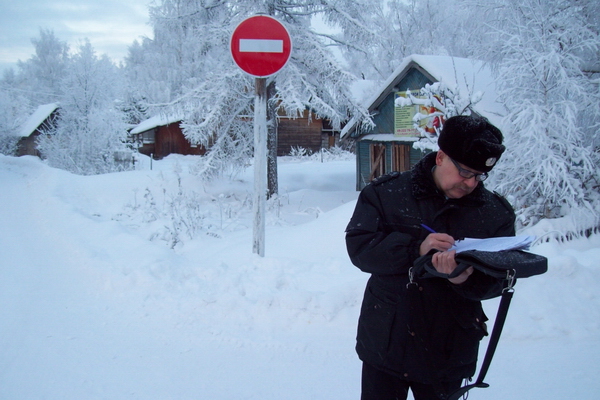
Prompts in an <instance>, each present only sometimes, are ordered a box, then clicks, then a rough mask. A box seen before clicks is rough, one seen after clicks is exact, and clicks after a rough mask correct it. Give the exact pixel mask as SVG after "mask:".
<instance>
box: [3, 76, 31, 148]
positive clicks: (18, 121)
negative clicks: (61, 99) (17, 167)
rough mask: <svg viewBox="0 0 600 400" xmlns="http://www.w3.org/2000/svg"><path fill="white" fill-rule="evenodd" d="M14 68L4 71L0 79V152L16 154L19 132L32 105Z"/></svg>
mask: <svg viewBox="0 0 600 400" xmlns="http://www.w3.org/2000/svg"><path fill="white" fill-rule="evenodd" d="M16 80H17V78H16V75H15V72H14V70H13V69H9V70H8V71H6V72H5V73H4V76H3V78H2V80H1V81H0V154H4V155H14V154H15V152H16V150H17V142H18V140H19V137H18V133H19V130H20V128H21V125H22V124H23V122H25V119H26V117H27V116H28V115H29V112H30V107H29V104H30V103H29V100H28V98H27V96H25V95H24V93H23V92H22V91H21V90H20V89H19V88H18V84H17V83H16Z"/></svg>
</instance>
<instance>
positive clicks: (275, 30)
mask: <svg viewBox="0 0 600 400" xmlns="http://www.w3.org/2000/svg"><path fill="white" fill-rule="evenodd" d="M230 48H231V55H232V56H233V60H234V61H235V63H236V64H237V65H238V67H240V68H241V69H242V70H243V71H244V72H246V73H248V74H250V75H253V76H256V77H266V76H270V75H273V74H275V73H276V72H278V71H279V70H281V68H283V66H284V65H285V64H286V63H287V61H288V60H289V58H290V54H291V53H292V40H291V39H290V34H289V33H288V31H287V29H285V27H284V26H283V25H282V24H281V22H279V21H277V20H276V19H275V18H273V17H269V16H267V15H257V16H254V17H250V18H247V19H245V20H243V21H242V22H241V23H240V24H239V25H238V26H237V28H235V30H234V31H233V35H231V42H230Z"/></svg>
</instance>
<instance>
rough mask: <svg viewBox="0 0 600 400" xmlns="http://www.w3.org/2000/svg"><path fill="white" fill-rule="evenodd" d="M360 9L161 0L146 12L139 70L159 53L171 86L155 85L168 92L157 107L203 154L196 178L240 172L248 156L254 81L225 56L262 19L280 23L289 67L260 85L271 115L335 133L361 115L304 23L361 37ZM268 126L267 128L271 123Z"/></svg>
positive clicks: (355, 4)
mask: <svg viewBox="0 0 600 400" xmlns="http://www.w3.org/2000/svg"><path fill="white" fill-rule="evenodd" d="M367 5H368V3H367V2H366V1H319V2H315V1H312V0H303V1H282V0H254V1H217V0H206V1H195V0H162V1H161V2H160V3H159V4H158V5H157V6H155V7H153V8H152V12H151V15H152V24H153V27H154V31H155V37H154V39H153V40H152V41H146V42H145V43H143V44H142V45H141V46H142V47H144V48H146V49H148V50H149V52H150V53H152V52H153V51H154V50H153V49H156V51H154V53H153V54H152V55H151V56H150V55H146V56H145V57H146V59H145V60H144V63H145V62H147V60H149V59H151V58H152V57H154V58H156V59H157V60H158V59H160V58H161V57H162V53H166V57H164V58H162V60H161V61H160V63H162V64H161V65H163V66H162V67H157V70H160V69H161V68H167V66H168V68H169V69H170V71H171V72H170V75H169V77H172V79H171V78H169V79H171V80H170V81H169V82H168V84H167V83H165V84H164V85H163V86H164V87H168V88H169V89H168V91H169V95H170V100H169V102H165V103H163V104H162V105H164V106H166V107H165V109H166V112H169V111H179V110H183V112H184V115H185V117H184V121H183V128H184V133H185V134H186V136H187V137H188V138H189V139H190V140H191V141H192V142H195V143H199V144H203V145H205V146H207V147H209V148H210V151H209V153H208V154H207V156H206V157H204V163H203V167H202V170H201V172H203V173H204V174H206V175H211V174H216V173H221V172H223V171H224V170H226V169H229V168H230V167H231V166H240V165H244V164H245V163H247V161H248V158H249V156H250V155H251V154H252V143H253V140H252V134H253V131H252V122H251V118H249V116H252V115H253V109H252V107H253V101H254V79H253V78H252V77H250V76H248V75H246V74H245V73H243V72H242V71H241V70H240V69H239V68H238V67H237V66H236V65H235V64H234V62H233V60H232V57H231V55H230V53H229V40H230V37H231V34H232V32H233V30H234V29H235V27H236V26H237V24H238V23H240V22H241V21H242V20H244V19H245V18H247V17H250V16H252V15H254V14H257V13H264V14H267V15H271V16H273V17H275V18H277V19H278V20H280V21H281V22H282V23H283V24H284V25H285V26H286V27H287V29H288V31H289V32H290V35H291V37H292V41H293V53H292V56H291V59H290V61H289V62H288V64H287V65H286V67H285V68H284V69H283V70H282V71H281V72H279V73H278V74H277V75H275V76H273V77H271V78H269V79H268V82H267V85H268V86H271V87H272V88H273V87H274V90H272V93H273V95H272V97H271V98H270V99H269V105H270V107H271V110H272V111H274V110H276V109H277V110H280V111H281V112H285V113H286V114H287V115H290V116H297V115H300V114H301V113H303V112H305V111H307V110H308V111H309V112H310V113H312V114H313V115H318V116H321V117H327V118H329V119H330V120H331V121H332V123H333V125H334V126H338V127H339V126H340V125H341V123H343V122H344V121H345V120H347V119H348V117H349V115H351V114H364V113H365V110H364V109H363V108H362V107H361V106H360V105H358V104H357V103H356V100H355V99H354V98H353V96H352V95H351V93H350V90H349V84H350V82H351V81H352V80H353V79H354V78H353V76H351V75H350V74H348V73H347V72H345V71H344V70H343V68H342V66H341V64H340V62H339V60H337V59H336V58H335V57H334V56H333V55H332V54H331V52H330V51H329V49H328V48H327V47H326V43H325V41H324V39H323V37H322V36H319V35H318V34H316V33H315V31H314V30H313V28H312V27H311V18H312V17H313V16H315V15H317V14H322V15H325V16H327V18H328V19H329V21H330V22H331V23H335V24H338V25H339V26H340V27H341V28H342V29H350V28H351V27H352V28H354V29H364V26H363V25H361V24H360V21H361V13H360V12H358V13H356V12H355V11H361V10H362V11H364V10H366V9H367ZM362 15H364V13H362ZM158 49H163V50H164V51H158ZM167 50H168V51H167ZM138 65H140V64H138ZM151 66H152V68H154V66H153V64H148V65H147V67H146V68H149V67H151ZM147 75H150V74H147ZM150 81H153V80H152V79H151V80H150ZM155 105H160V104H155ZM271 115H275V112H271ZM269 126H271V127H275V126H276V119H273V120H271V121H270V124H269Z"/></svg>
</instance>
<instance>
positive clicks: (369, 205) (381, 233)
mask: <svg viewBox="0 0 600 400" xmlns="http://www.w3.org/2000/svg"><path fill="white" fill-rule="evenodd" d="M419 246H420V241H419V240H418V238H414V237H413V236H411V235H410V234H408V233H403V232H398V231H392V230H390V229H388V228H386V221H385V215H384V212H383V207H382V204H381V201H380V199H379V197H378V195H377V192H376V190H375V189H374V188H373V186H372V185H369V186H367V187H365V189H363V191H362V192H361V194H360V195H359V197H358V201H357V203H356V208H355V210H354V214H353V215H352V218H351V220H350V223H349V224H348V227H347V228H346V247H347V250H348V255H349V256H350V260H351V261H352V263H353V264H354V265H355V266H357V267H358V268H360V269H361V270H362V271H364V272H367V273H371V274H376V275H397V274H407V273H408V270H409V269H410V267H411V266H412V264H413V262H414V260H416V259H417V257H418V256H419Z"/></svg>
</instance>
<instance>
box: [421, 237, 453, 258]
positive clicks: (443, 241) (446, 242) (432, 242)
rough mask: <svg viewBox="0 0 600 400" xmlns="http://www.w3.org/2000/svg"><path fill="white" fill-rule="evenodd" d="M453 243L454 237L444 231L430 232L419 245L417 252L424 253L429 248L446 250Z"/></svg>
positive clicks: (428, 250)
mask: <svg viewBox="0 0 600 400" xmlns="http://www.w3.org/2000/svg"><path fill="white" fill-rule="evenodd" d="M453 245H454V238H453V237H452V236H450V235H448V234H446V233H430V234H429V235H427V237H426V238H425V240H423V243H421V247H419V254H420V255H424V254H427V253H429V252H430V251H431V250H434V249H435V250H439V251H448V250H450V248H451V247H452V246H453Z"/></svg>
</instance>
